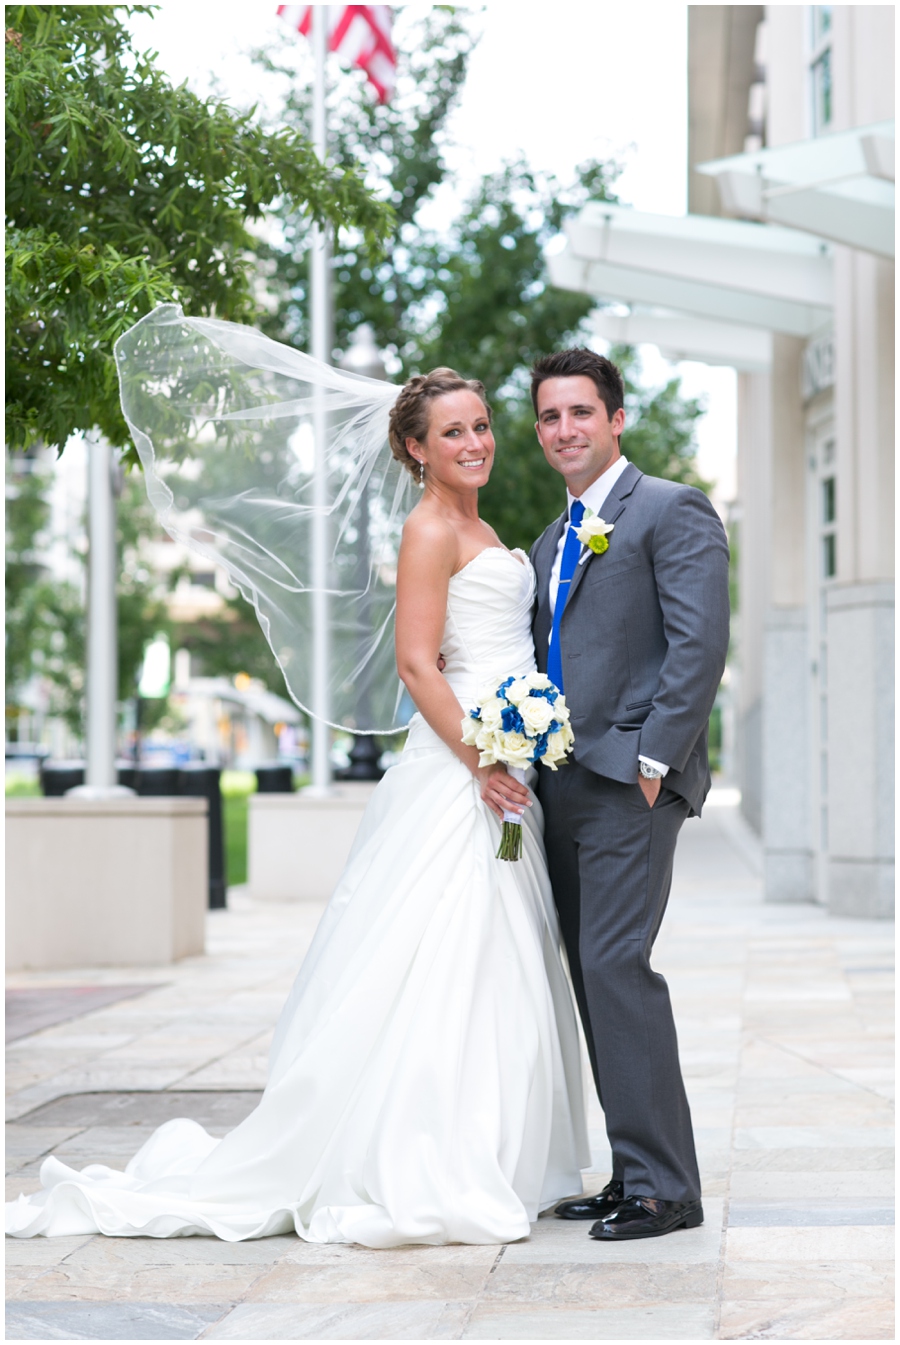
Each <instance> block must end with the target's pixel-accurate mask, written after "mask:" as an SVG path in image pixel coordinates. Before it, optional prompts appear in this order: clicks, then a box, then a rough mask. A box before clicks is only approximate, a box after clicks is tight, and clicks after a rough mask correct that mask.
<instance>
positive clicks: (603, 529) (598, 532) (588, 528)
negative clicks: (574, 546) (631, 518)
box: [575, 514, 616, 546]
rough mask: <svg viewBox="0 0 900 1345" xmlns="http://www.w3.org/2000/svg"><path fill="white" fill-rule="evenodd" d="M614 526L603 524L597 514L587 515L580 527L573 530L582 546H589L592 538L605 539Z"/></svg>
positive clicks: (612, 524) (613, 524)
mask: <svg viewBox="0 0 900 1345" xmlns="http://www.w3.org/2000/svg"><path fill="white" fill-rule="evenodd" d="M615 526H616V525H615V523H606V522H604V520H603V519H602V518H601V517H600V515H599V514H587V515H586V516H585V518H584V520H583V522H582V524H581V526H580V527H579V528H576V529H575V536H576V537H577V538H578V540H579V542H581V544H582V546H590V544H591V538H592V537H606V535H607V534H608V533H610V532H612V530H613V528H614V527H615Z"/></svg>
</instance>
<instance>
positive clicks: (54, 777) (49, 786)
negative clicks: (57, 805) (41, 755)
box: [40, 761, 84, 799]
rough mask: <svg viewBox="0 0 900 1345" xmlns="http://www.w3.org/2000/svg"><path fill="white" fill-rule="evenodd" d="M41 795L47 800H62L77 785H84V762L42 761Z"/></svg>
mask: <svg viewBox="0 0 900 1345" xmlns="http://www.w3.org/2000/svg"><path fill="white" fill-rule="evenodd" d="M40 780H41V793H42V794H43V795H44V798H47V799H61V798H62V796H63V795H64V794H65V793H67V792H68V790H70V789H74V788H75V786H76V785H83V784H84V762H83V761H42V762H41V769H40Z"/></svg>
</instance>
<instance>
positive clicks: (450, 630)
mask: <svg viewBox="0 0 900 1345" xmlns="http://www.w3.org/2000/svg"><path fill="white" fill-rule="evenodd" d="M534 592H535V577H534V570H533V569H532V568H531V562H530V561H529V559H528V557H527V556H526V555H525V552H524V551H506V550H505V549H504V548H503V547H500V546H490V547H488V548H487V549H486V550H484V551H480V552H479V553H478V555H477V556H476V557H475V558H474V559H473V560H470V561H469V563H468V565H465V566H464V567H463V568H462V569H461V570H459V571H457V573H456V574H455V575H453V576H452V578H451V580H450V589H449V593H448V596H447V620H446V624H445V626H444V635H443V638H442V640H441V653H442V654H443V656H444V661H445V667H444V676H445V678H446V679H447V681H448V682H449V683H450V685H451V687H452V688H453V690H454V692H455V693H456V696H457V699H458V700H459V702H460V704H461V705H462V706H463V708H464V709H470V708H471V707H472V706H474V705H477V703H478V696H479V692H480V690H481V688H482V687H483V686H484V684H485V682H490V681H491V680H492V679H493V678H495V677H496V678H497V679H498V680H500V679H501V678H503V677H508V676H509V675H510V673H516V674H519V673H525V672H531V671H532V670H533V669H534V667H535V661H534V643H533V641H532V638H531V617H532V609H533V606H534Z"/></svg>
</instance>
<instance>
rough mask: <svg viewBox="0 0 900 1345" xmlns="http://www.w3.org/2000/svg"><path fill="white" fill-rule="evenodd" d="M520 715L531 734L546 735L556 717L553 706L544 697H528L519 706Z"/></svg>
mask: <svg viewBox="0 0 900 1345" xmlns="http://www.w3.org/2000/svg"><path fill="white" fill-rule="evenodd" d="M519 714H520V715H521V716H522V721H523V723H524V725H525V727H526V729H527V730H528V732H529V733H531V734H534V735H537V734H538V733H546V732H547V729H548V728H549V727H550V725H551V724H552V723H553V720H554V719H555V718H556V716H555V715H554V713H553V706H552V705H551V704H550V702H549V701H548V700H546V699H545V698H544V697H543V696H526V697H525V699H524V700H523V701H522V704H521V705H520V706H519Z"/></svg>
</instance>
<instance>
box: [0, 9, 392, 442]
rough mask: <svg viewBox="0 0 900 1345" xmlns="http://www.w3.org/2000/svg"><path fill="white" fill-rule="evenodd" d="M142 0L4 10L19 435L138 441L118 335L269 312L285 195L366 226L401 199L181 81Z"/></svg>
mask: <svg viewBox="0 0 900 1345" xmlns="http://www.w3.org/2000/svg"><path fill="white" fill-rule="evenodd" d="M149 9H150V7H149V6H136V5H16V6H8V7H7V9H6V24H7V30H6V225H7V262H6V267H7V364H6V380H7V383H6V395H7V410H6V413H7V426H6V428H7V440H8V442H9V443H10V445H11V446H12V447H14V448H24V447H27V446H28V445H29V444H31V443H34V442H36V441H37V440H39V439H42V440H43V441H44V442H45V443H49V444H57V445H60V446H62V445H63V444H65V442H66V439H67V438H68V437H69V435H70V434H72V433H73V432H74V431H76V430H78V429H83V430H86V429H90V428H91V427H92V426H94V425H98V426H99V427H100V429H101V430H102V431H103V432H104V433H105V434H106V435H107V436H108V437H109V438H110V440H111V441H112V442H114V443H116V444H120V445H122V444H125V443H127V441H128V435H127V431H126V427H125V423H124V421H123V419H122V416H121V412H120V409H119V404H118V390H117V385H116V375H115V366H114V362H113V359H112V345H113V342H114V341H115V340H116V338H117V337H118V336H119V335H120V334H121V333H122V332H123V331H125V330H126V329H127V328H128V327H129V326H130V325H131V324H132V323H133V322H135V321H136V320H137V319H138V318H139V317H141V316H142V315H143V314H144V313H146V312H148V311H149V310H150V309H151V308H152V307H153V306H154V305H155V304H157V303H159V302H161V301H163V300H169V299H175V300H177V301H179V302H181V303H182V304H183V305H184V306H185V308H187V309H188V310H189V311H190V312H192V313H195V314H196V313H215V314H216V315H217V316H219V317H230V318H244V317H249V316H252V315H253V314H254V312H255V307H256V305H255V302H254V298H253V266H254V263H253V257H252V251H253V245H254V240H253V238H252V236H251V234H250V233H249V232H248V229H247V224H248V222H252V221H254V220H257V219H259V218H260V217H261V216H262V214H263V212H264V211H265V210H266V209H267V208H268V207H270V206H272V205H273V204H275V203H276V202H279V201H287V202H289V203H290V206H291V209H292V210H294V211H296V212H298V213H299V214H300V215H301V216H302V217H303V218H306V219H311V218H315V219H318V220H326V219H327V220H330V221H331V222H332V223H333V224H334V225H335V226H339V227H347V226H352V227H353V228H354V229H355V230H356V231H358V235H359V239H360V244H361V246H362V247H363V248H366V247H368V248H373V247H374V246H375V244H376V242H377V241H378V240H379V239H381V238H383V237H384V235H385V234H386V233H387V232H388V230H389V228H390V223H391V211H390V207H389V206H388V205H386V204H385V203H384V202H379V201H377V200H375V199H374V197H373V196H372V194H371V193H370V192H369V191H368V190H367V188H366V187H365V186H364V184H363V182H362V180H361V178H360V176H359V175H358V173H357V172H356V171H354V169H353V166H352V165H342V166H340V167H339V168H338V169H331V168H326V167H325V166H324V165H322V164H321V163H320V162H319V161H318V159H317V158H316V156H315V154H314V152H313V150H312V147H311V145H310V142H309V140H308V138H307V136H306V135H305V134H303V133H301V132H300V131H299V130H298V129H297V128H290V129H289V128H286V129H282V130H280V131H272V130H265V129H263V128H262V127H261V126H260V125H259V124H258V122H257V120H256V118H255V115H254V111H253V110H251V111H250V112H248V113H237V112H235V111H234V110H232V109H231V108H229V107H227V106H226V105H225V104H223V103H221V102H219V101H215V100H213V99H203V98H199V97H197V96H196V95H195V94H193V93H191V92H190V91H189V89H188V88H187V86H186V85H181V86H180V87H178V88H173V87H172V85H171V84H170V83H169V81H168V80H167V78H166V77H165V75H164V74H163V73H162V72H161V71H160V70H159V69H158V68H157V66H156V65H155V64H154V58H153V55H152V53H145V54H141V53H138V52H136V51H135V50H134V48H133V47H132V44H131V39H130V36H129V33H128V29H127V26H126V21H127V17H128V15H129V14H131V13H134V12H147V11H148V10H149Z"/></svg>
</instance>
